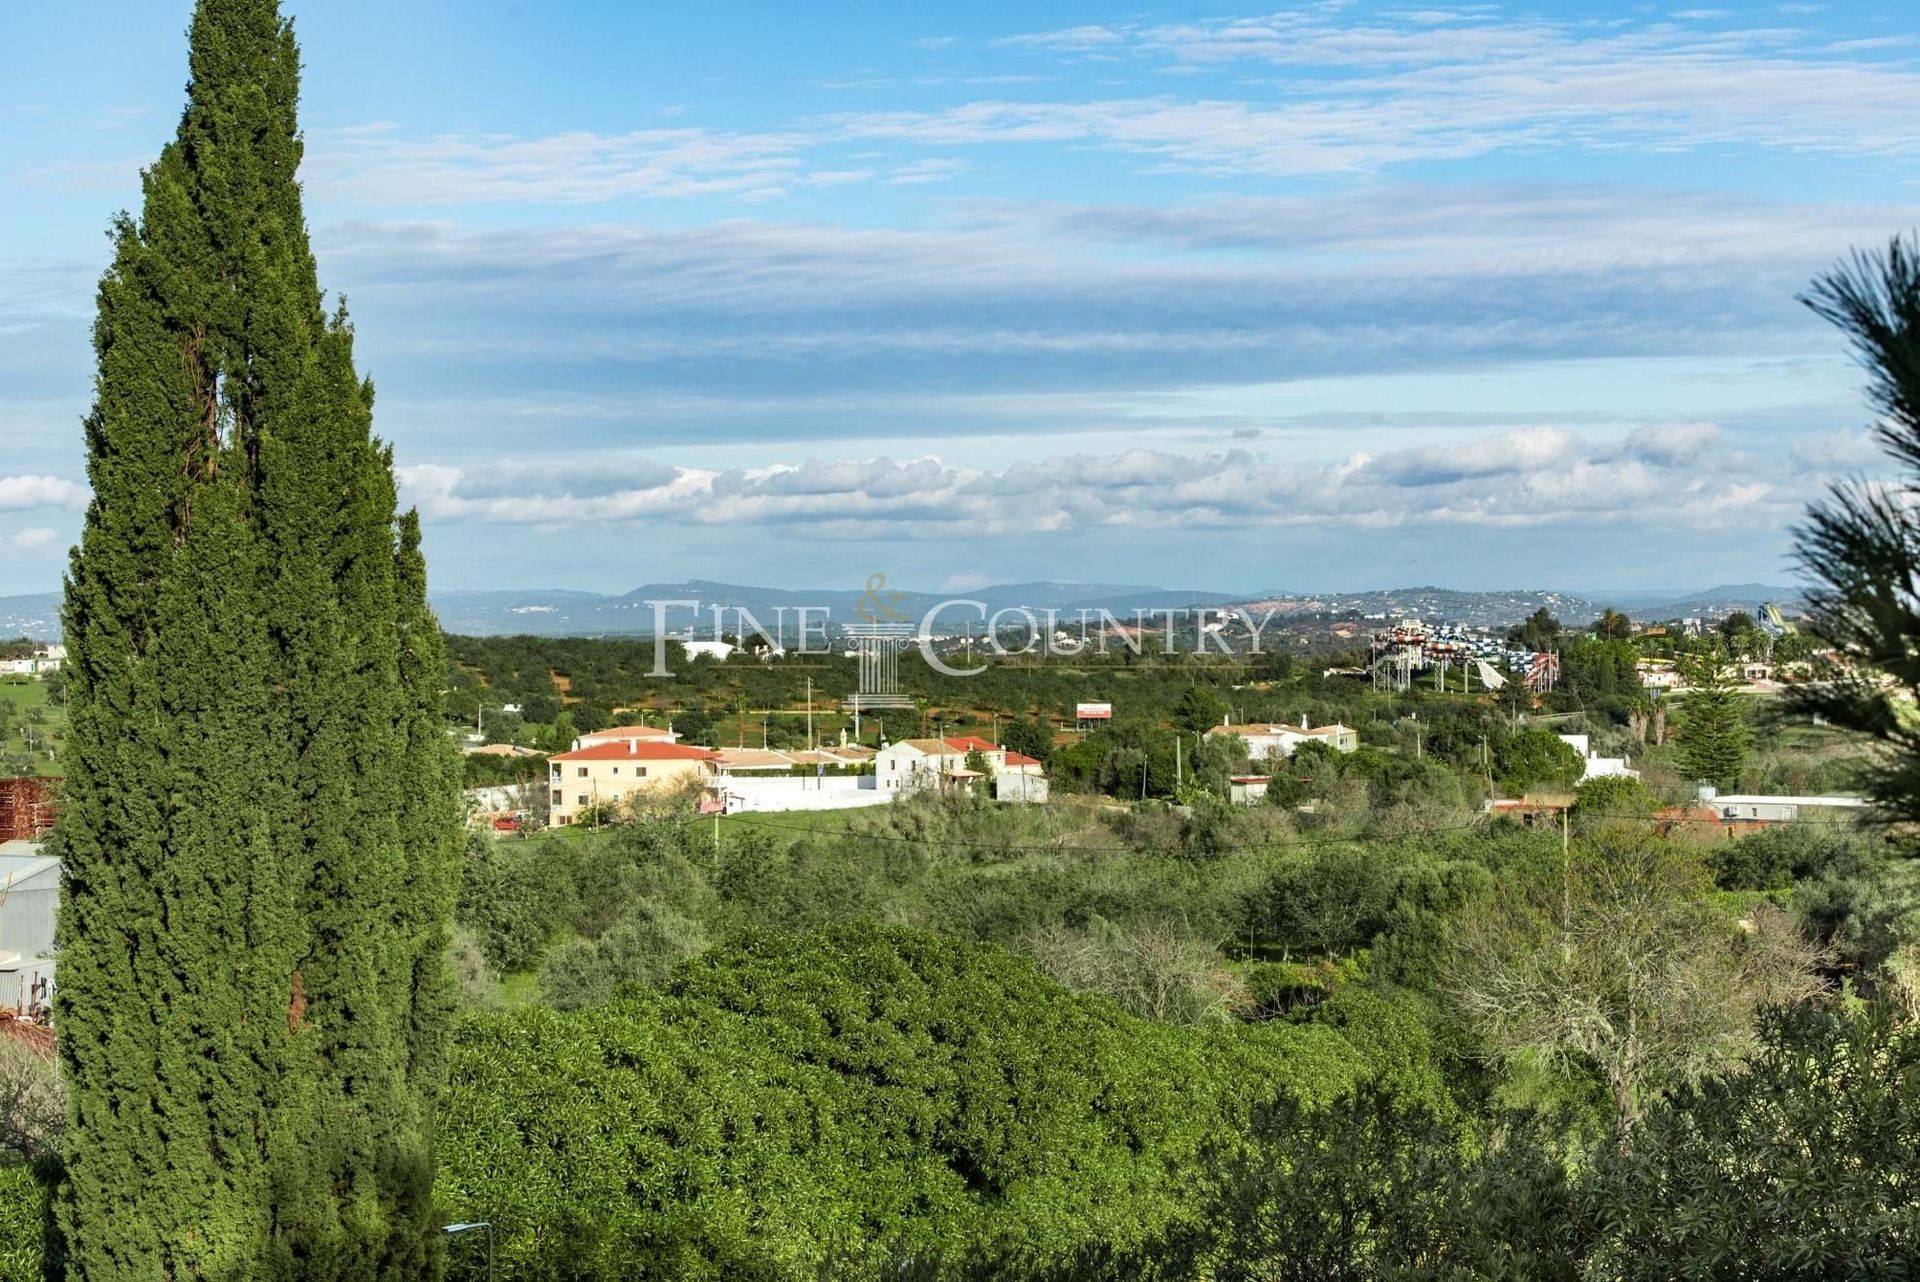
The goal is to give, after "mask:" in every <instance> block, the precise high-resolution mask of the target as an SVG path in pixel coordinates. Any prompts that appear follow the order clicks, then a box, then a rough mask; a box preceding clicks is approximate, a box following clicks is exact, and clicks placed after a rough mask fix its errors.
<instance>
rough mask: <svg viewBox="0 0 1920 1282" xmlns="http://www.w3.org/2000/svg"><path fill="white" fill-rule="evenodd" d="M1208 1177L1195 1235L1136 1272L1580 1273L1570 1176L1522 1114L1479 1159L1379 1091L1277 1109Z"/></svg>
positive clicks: (1240, 1281) (1447, 1130) (1428, 1116)
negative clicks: (1201, 1219)
mask: <svg viewBox="0 0 1920 1282" xmlns="http://www.w3.org/2000/svg"><path fill="white" fill-rule="evenodd" d="M1211 1177H1212V1179H1211V1187H1210V1189H1209V1196H1208V1202H1207V1215H1206V1220H1205V1222H1204V1227H1203V1228H1202V1229H1201V1230H1200V1231H1198V1232H1197V1233H1194V1234H1192V1235H1190V1236H1189V1237H1187V1238H1186V1239H1184V1240H1179V1239H1176V1240H1175V1241H1174V1242H1172V1243H1170V1244H1169V1245H1168V1247H1167V1248H1166V1249H1164V1250H1163V1251H1162V1252H1160V1253H1159V1254H1158V1255H1157V1257H1156V1258H1155V1260H1154V1266H1153V1268H1152V1269H1151V1271H1150V1272H1148V1273H1145V1274H1143V1276H1150V1277H1153V1278H1157V1279H1165V1280H1166V1282H1174V1279H1185V1278H1191V1277H1199V1276H1204V1277H1208V1278H1213V1279H1217V1280H1218V1282H1318V1280H1319V1279H1326V1278H1340V1279H1408V1280H1411V1279H1416V1278H1436V1277H1437V1278H1449V1279H1460V1280H1461V1282H1465V1280H1466V1279H1478V1278H1491V1277H1514V1278H1530V1279H1542V1280H1545V1279H1567V1280H1568V1282H1571V1280H1572V1279H1575V1278H1578V1277H1579V1276H1581V1275H1580V1267H1579V1266H1580V1251H1581V1246H1582V1241H1581V1238H1580V1235H1579V1232H1578V1228H1577V1221H1576V1220H1575V1218H1574V1214H1573V1207H1574V1191H1573V1188H1572V1186H1571V1183H1570V1181H1569V1180H1568V1178H1567V1174H1566V1168H1565V1166H1564V1165H1563V1164H1562V1163H1561V1162H1560V1161H1559V1160H1558V1159H1557V1158H1556V1156H1555V1154H1554V1153H1553V1151H1552V1149H1551V1148H1550V1147H1549V1146H1548V1145H1546V1144H1544V1143H1543V1142H1542V1141H1541V1138H1540V1136H1539V1135H1538V1134H1537V1131H1536V1127H1535V1126H1534V1125H1533V1124H1531V1123H1530V1122H1528V1121H1527V1120H1526V1119H1517V1120H1516V1121H1515V1122H1513V1123H1511V1124H1510V1125H1509V1126H1508V1128H1507V1129H1506V1130H1505V1131H1504V1133H1502V1134H1500V1135H1499V1136H1498V1138H1497V1139H1496V1140H1495V1141H1493V1142H1491V1143H1483V1144H1482V1145H1481V1146H1479V1148H1478V1150H1477V1151H1475V1149H1474V1147H1473V1146H1472V1145H1471V1144H1470V1143H1469V1137H1468V1136H1465V1135H1463V1134H1461V1132H1460V1131H1459V1129H1458V1128H1457V1127H1456V1126H1454V1125H1452V1124H1450V1123H1449V1122H1447V1121H1446V1120H1445V1119H1443V1118H1442V1117H1441V1116H1440V1115H1438V1114H1436V1113H1435V1112H1434V1111H1432V1110H1431V1109H1429V1108H1426V1107H1423V1106H1421V1105H1419V1104H1410V1103H1408V1102H1407V1101H1405V1100H1402V1099H1400V1098H1399V1097H1397V1096H1396V1095H1394V1094H1393V1093H1391V1092H1390V1091H1387V1090H1385V1089H1382V1088H1380V1087H1378V1086H1369V1087H1365V1088H1363V1089H1361V1090H1360V1091H1357V1092H1355V1093H1354V1094H1352V1095H1350V1096H1347V1097H1344V1098H1342V1099H1340V1100H1338V1101H1336V1102H1335V1103H1333V1104H1331V1105H1329V1106H1322V1107H1318V1108H1315V1107H1308V1106H1303V1105H1301V1104H1299V1103H1297V1102H1293V1101H1283V1102H1281V1103H1279V1104H1278V1105H1276V1106H1274V1107H1271V1108H1268V1109H1264V1110H1262V1112H1261V1113H1260V1115H1259V1117H1258V1119H1257V1121H1256V1123H1255V1126H1254V1143H1253V1144H1252V1145H1251V1146H1249V1147H1248V1148H1246V1149H1244V1150H1241V1151H1239V1152H1237V1153H1234V1154H1233V1155H1231V1156H1229V1157H1227V1158H1225V1159H1224V1160H1218V1161H1216V1164H1215V1165H1214V1167H1213V1169H1212V1171H1211Z"/></svg>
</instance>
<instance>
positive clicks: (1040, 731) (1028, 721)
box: [1001, 717, 1053, 764]
mask: <svg viewBox="0 0 1920 1282" xmlns="http://www.w3.org/2000/svg"><path fill="white" fill-rule="evenodd" d="M1001 738H1002V739H1004V740H1005V743H1004V744H1003V746H1004V747H1005V748H1006V749H1007V750H1008V751H1009V752H1017V753H1020V754H1021V755H1022V756H1027V757H1032V758H1033V759H1034V760H1035V761H1038V762H1041V763H1043V764H1044V763H1045V762H1046V761H1048V760H1049V759H1050V758H1051V757H1052V756H1053V731H1052V729H1051V728H1050V727H1048V725H1047V723H1046V722H1044V721H1041V720H1039V719H1038V718H1036V717H1022V718H1020V719H1019V720H1017V721H1010V722H1008V723H1007V728H1006V730H1005V732H1004V733H1003V734H1002V736H1001Z"/></svg>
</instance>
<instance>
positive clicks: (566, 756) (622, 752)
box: [547, 739, 720, 761]
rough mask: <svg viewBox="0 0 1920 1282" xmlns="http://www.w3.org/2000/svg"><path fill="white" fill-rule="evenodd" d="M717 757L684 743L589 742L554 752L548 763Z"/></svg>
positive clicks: (705, 759) (640, 740)
mask: <svg viewBox="0 0 1920 1282" xmlns="http://www.w3.org/2000/svg"><path fill="white" fill-rule="evenodd" d="M719 759H720V754H719V753H717V752H714V751H712V750H711V749H708V748H694V747H690V746H688V745H687V744H684V743H649V742H647V741H646V740H645V739H624V740H620V741H617V742H614V743H590V744H588V745H587V746H586V747H584V748H575V749H574V750H573V751H572V752H556V753H555V754H554V755H553V756H551V757H549V758H547V760H549V761H718V760H719Z"/></svg>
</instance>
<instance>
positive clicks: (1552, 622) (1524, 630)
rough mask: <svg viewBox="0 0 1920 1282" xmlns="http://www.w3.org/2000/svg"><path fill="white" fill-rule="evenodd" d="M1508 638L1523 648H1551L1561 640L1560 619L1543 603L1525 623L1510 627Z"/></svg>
mask: <svg viewBox="0 0 1920 1282" xmlns="http://www.w3.org/2000/svg"><path fill="white" fill-rule="evenodd" d="M1507 640H1508V641H1509V642H1511V643H1512V644H1514V645H1517V646H1519V647H1520V648H1521V649H1523V650H1551V649H1553V648H1554V646H1555V645H1556V644H1557V643H1558V642H1559V640H1560V620H1558V619H1556V618H1554V617H1553V615H1552V614H1551V613H1550V612H1549V611H1548V610H1547V607H1546V606H1544V605H1543V606H1541V607H1540V608H1539V609H1538V610H1535V611H1534V612H1533V613H1532V614H1530V615H1528V616H1527V621H1526V622H1525V623H1522V624H1521V625H1520V626H1519V627H1517V628H1512V629H1509V630H1508V632H1507Z"/></svg>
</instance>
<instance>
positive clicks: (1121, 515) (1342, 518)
mask: <svg viewBox="0 0 1920 1282" xmlns="http://www.w3.org/2000/svg"><path fill="white" fill-rule="evenodd" d="M1689 433H1691V435H1689ZM1683 439H1692V440H1696V441H1705V440H1709V439H1711V437H1709V436H1707V435H1705V434H1704V433H1703V432H1702V431H1696V430H1694V429H1688V428H1680V429H1674V430H1671V431H1668V432H1667V433H1666V434H1665V435H1661V434H1660V433H1658V432H1650V433H1649V434H1646V435H1643V436H1638V437H1634V438H1630V444H1629V446H1628V447H1627V448H1625V449H1622V448H1619V447H1616V446H1614V445H1609V444H1607V443H1605V442H1598V441H1592V440H1588V439H1585V438H1583V437H1582V436H1580V435H1578V434H1576V433H1574V432H1572V431H1569V430H1567V429H1565V428H1559V427H1551V426H1542V427H1536V428H1528V429H1522V430H1518V431H1511V432H1505V433H1500V434H1496V435H1491V436H1481V437H1477V438H1470V439H1462V440H1458V441H1455V442H1451V443H1449V444H1447V445H1444V446H1439V447H1421V448H1414V449H1403V450H1391V451H1386V452H1384V453H1381V454H1379V455H1376V456H1367V455H1358V456H1354V457H1352V458H1347V459H1340V460H1332V461H1325V462H1310V461H1300V460H1293V459H1275V458H1271V457H1267V456H1265V455H1263V454H1259V453H1255V452H1252V451H1248V450H1232V451H1227V452H1223V453H1211V454H1201V455H1183V454H1174V453H1169V452H1166V451H1162V450H1147V449H1134V450H1125V451H1122V452H1120V453H1115V454H1065V455H1058V456H1055V457H1052V458H1048V459H1044V460H1041V461H1038V462H1035V463H1023V464H1018V465H1014V466H1009V467H1005V468H967V467H958V466H954V465H951V464H948V463H946V462H943V461H942V460H941V459H939V458H935V457H925V458H918V459H909V460H904V461H898V462H896V461H894V460H892V459H888V458H871V459H840V460H829V461H820V460H809V461H806V462H803V463H796V464H780V465H775V466H770V467H761V468H756V469H752V470H748V469H740V468H728V469H701V468H688V467H680V468H674V469H672V470H671V472H670V473H663V474H662V475H659V476H656V477H653V478H650V479H646V480H643V481H640V482H637V483H635V484H632V485H628V486H624V487H623V486H611V487H608V486H595V487H589V488H587V489H579V488H573V487H570V486H568V485H567V484H565V483H562V482H561V481H560V480H559V478H556V479H555V481H554V482H552V483H539V482H534V483H531V484H529V483H526V482H525V480H524V478H525V477H526V476H528V472H527V470H526V469H525V468H524V467H522V466H520V465H519V464H517V463H515V462H513V461H509V460H502V461H499V462H496V463H491V464H483V465H477V466H474V467H470V468H462V469H447V468H403V469H401V480H402V483H403V487H404V491H405V493H406V496H407V497H408V499H409V500H410V501H413V502H417V503H419V504H420V505H421V509H422V511H423V512H424V513H425V514H426V515H427V516H429V517H431V518H433V519H434V520H436V521H440V522H480V523H487V524H499V525H530V526H540V527H543V528H552V527H557V526H567V525H576V526H579V525H587V526H592V525H618V524H634V525H639V526H643V527H652V528H667V527H677V528H688V527H691V528H701V527H711V526H735V527H746V528H760V529H766V530H770V531H771V530H779V531H781V534H780V537H782V538H807V537H817V538H821V539H833V540H837V539H847V538H861V539H872V538H892V539H954V538H975V537H1020V536H1022V535H1030V534H1032V533H1034V532H1035V531H1040V530H1045V531H1053V532H1065V531H1076V530H1078V531H1087V530H1108V529H1142V530H1174V529H1194V528H1206V529H1219V530H1232V529H1258V528H1276V527H1293V526H1302V525H1316V526H1321V525H1325V524H1327V523H1329V522H1331V523H1351V524H1353V525H1356V526H1362V527H1365V528H1370V529H1408V530H1431V531H1435V532H1444V531H1446V530H1448V529H1454V528H1462V527H1475V526H1485V527H1494V528H1505V527H1542V528H1545V527H1552V526H1557V525H1566V524H1572V523H1577V524H1580V525H1582V526H1592V525H1594V524H1596V523H1597V524H1603V525H1604V524H1614V525H1618V526H1621V527H1622V528H1627V527H1634V528H1637V527H1639V526H1641V525H1643V524H1644V522H1645V521H1646V520H1647V519H1648V515H1649V512H1651V511H1655V510H1657V512H1658V514H1659V519H1660V521H1661V522H1663V523H1664V524H1666V525H1668V526H1671V527H1672V528H1674V529H1676V530H1686V529H1710V528H1725V527H1728V526H1754V527H1764V528H1767V529H1770V530H1772V529H1779V528H1781V527H1783V526H1784V525H1785V524H1786V523H1787V522H1788V521H1789V520H1791V519H1792V518H1793V516H1795V515H1796V514H1797V513H1798V512H1799V510H1800V507H1801V505H1802V504H1804V502H1805V501H1806V500H1807V499H1808V498H1809V497H1811V496H1812V495H1813V494H1814V492H1815V491H1816V490H1817V488H1818V480H1817V478H1815V477H1812V476H1802V477H1798V478H1795V484H1793V485H1783V484H1781V483H1780V482H1779V481H1778V480H1776V479H1774V478H1773V476H1772V475H1771V473H1770V471H1769V470H1768V469H1766V468H1765V467H1763V466H1760V465H1758V464H1750V463H1748V462H1747V461H1745V456H1743V455H1739V454H1735V453H1731V452H1728V453H1725V454H1724V456H1723V457H1721V458H1718V459H1717V460H1716V466H1715V467H1713V468H1700V467H1697V466H1694V462H1693V458H1692V456H1691V455H1687V454H1686V453H1685V450H1684V449H1683V450H1681V451H1680V452H1679V453H1671V452H1669V454H1668V455H1666V456H1663V455H1662V452H1661V451H1662V448H1665V447H1671V446H1672V445H1673V443H1674V442H1677V441H1681V440H1683ZM1631 442H1637V444H1636V443H1631ZM493 478H522V481H521V484H520V485H519V486H518V488H517V489H516V490H515V491H514V492H513V493H511V494H502V493H497V492H496V491H497V490H498V489H499V488H500V487H499V486H498V485H497V484H496V482H495V480H494V479H493Z"/></svg>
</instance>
